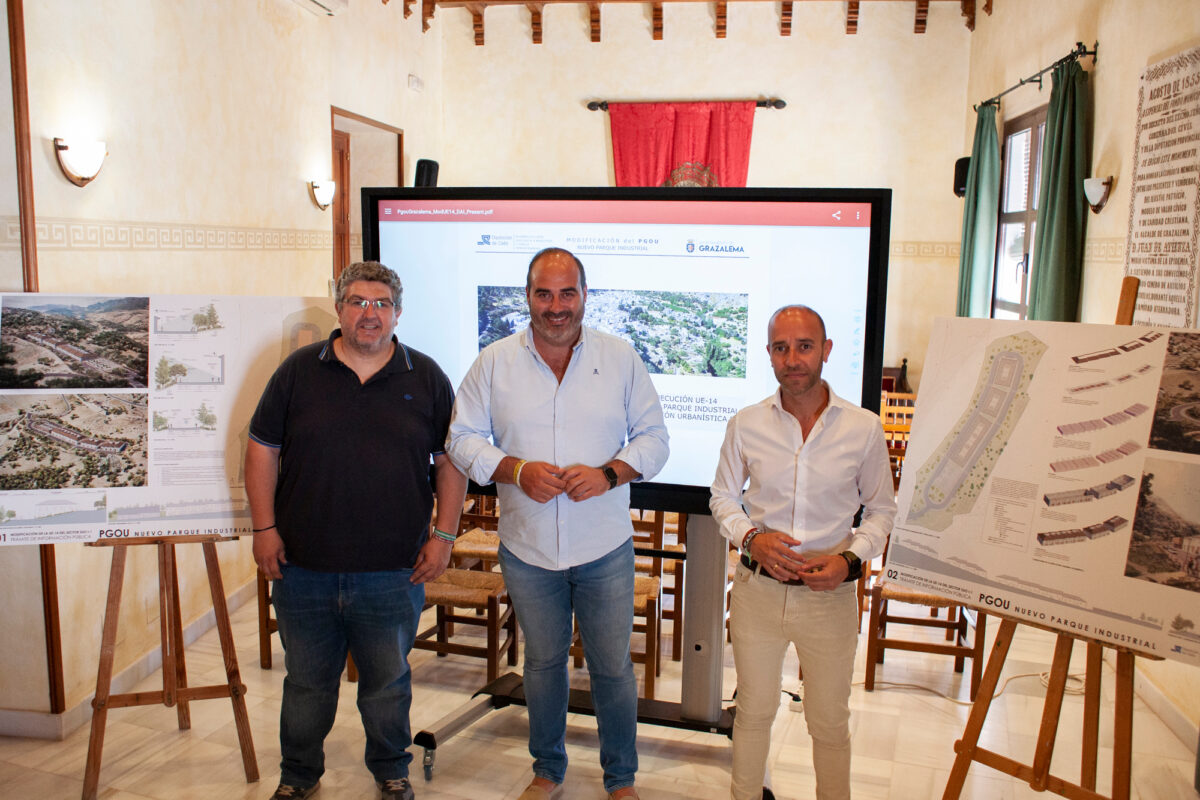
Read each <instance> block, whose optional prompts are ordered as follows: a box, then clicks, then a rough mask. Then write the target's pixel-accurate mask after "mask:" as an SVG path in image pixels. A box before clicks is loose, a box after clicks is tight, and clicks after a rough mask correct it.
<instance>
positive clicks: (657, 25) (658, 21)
mask: <svg viewBox="0 0 1200 800" xmlns="http://www.w3.org/2000/svg"><path fill="white" fill-rule="evenodd" d="M650 14H651V17H652V21H653V25H654V28H653V33H652V34H651V35H652V36H653V37H654V41H656V42H661V41H662V37H663V10H662V3H661V2H659V3H651V5H650Z"/></svg>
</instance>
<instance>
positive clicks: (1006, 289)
mask: <svg viewBox="0 0 1200 800" xmlns="http://www.w3.org/2000/svg"><path fill="white" fill-rule="evenodd" d="M1024 272H1025V223H1023V222H1018V223H1013V224H1005V225H1001V226H1000V248H999V250H998V251H997V253H996V287H995V296H996V300H998V301H1000V300H1004V301H1007V302H1010V303H1018V304H1020V303H1024V302H1025V298H1024V297H1023V292H1022V280H1021V279H1022V277H1024Z"/></svg>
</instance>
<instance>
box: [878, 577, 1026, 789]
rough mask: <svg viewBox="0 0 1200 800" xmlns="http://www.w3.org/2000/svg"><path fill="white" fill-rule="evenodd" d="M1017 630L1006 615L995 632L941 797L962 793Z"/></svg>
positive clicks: (955, 747)
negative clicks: (952, 766) (990, 650)
mask: <svg viewBox="0 0 1200 800" xmlns="http://www.w3.org/2000/svg"><path fill="white" fill-rule="evenodd" d="M871 613H872V614H874V613H875V606H874V598H872V606H871ZM1016 630H1017V623H1016V621H1015V620H1011V619H1003V620H1002V621H1001V622H1000V629H999V630H998V631H997V632H996V641H994V642H993V643H992V652H991V655H989V656H988V663H987V669H985V670H984V671H983V680H981V681H980V683H979V693H978V694H976V695H975V703H974V704H973V705H972V706H971V714H970V715H969V716H968V717H967V726H966V728H965V729H964V730H963V738H961V739H959V740H958V741H957V742H955V743H954V750H955V752H957V753H958V755H957V756H956V757H955V759H954V768H953V769H951V770H950V778H949V780H947V781H946V790H945V791H944V792H943V793H942V800H955V798H957V797H958V796H959V795H960V794H962V788H963V784H964V783H966V780H967V771H968V770H970V769H971V762H972V761H973V760H974V755H975V748H976V747H977V746H978V744H979V734H980V733H982V732H983V723H984V721H985V720H986V719H987V713H988V708H989V707H990V706H991V704H992V695H993V694H995V693H996V686H997V684H999V683H1000V673H1001V672H1003V671H1004V662H1005V660H1006V659H1007V658H1008V648H1009V647H1011V646H1012V640H1013V636H1014V634H1015V633H1016Z"/></svg>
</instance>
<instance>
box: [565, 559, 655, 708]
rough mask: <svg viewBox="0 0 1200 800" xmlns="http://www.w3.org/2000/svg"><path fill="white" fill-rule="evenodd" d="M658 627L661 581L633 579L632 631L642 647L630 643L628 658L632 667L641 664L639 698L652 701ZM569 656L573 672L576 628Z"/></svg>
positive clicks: (577, 655) (578, 658)
mask: <svg viewBox="0 0 1200 800" xmlns="http://www.w3.org/2000/svg"><path fill="white" fill-rule="evenodd" d="M661 627H662V580H661V579H659V578H652V577H650V576H649V575H635V576H634V578H633V632H634V633H641V634H643V639H644V641H645V647H644V648H642V649H641V650H635V649H634V647H633V644H632V642H631V643H630V647H629V658H630V660H631V661H633V663H635V664H644V665H645V671H644V676H645V677H644V678H643V680H642V686H643V689H642V696H643V697H645V698H646V699H647V700H653V699H654V679H655V678H656V677H657V676H658V675H659V673H660V672H661V671H662V648H661V647H659V642H658V636H659V629H660V628H661ZM570 652H571V656H572V661H573V664H574V666H575V669H579V668H581V667H582V666H583V660H584V658H583V643H582V642H581V640H580V638H579V625H578V623H576V625H575V633H574V634H573V635H572V638H571V651H570Z"/></svg>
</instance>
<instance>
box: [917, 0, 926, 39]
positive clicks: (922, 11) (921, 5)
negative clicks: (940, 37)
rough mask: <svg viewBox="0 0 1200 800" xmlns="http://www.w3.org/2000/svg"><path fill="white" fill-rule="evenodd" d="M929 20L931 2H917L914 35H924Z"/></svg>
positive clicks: (921, 0) (924, 0) (919, 0)
mask: <svg viewBox="0 0 1200 800" xmlns="http://www.w3.org/2000/svg"><path fill="white" fill-rule="evenodd" d="M928 19H929V0H917V19H916V21H915V22H914V23H913V33H924V32H925V23H926V21H927V20H928Z"/></svg>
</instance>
